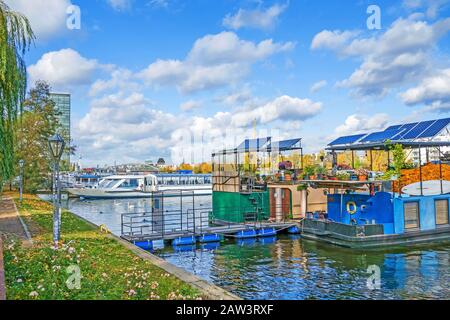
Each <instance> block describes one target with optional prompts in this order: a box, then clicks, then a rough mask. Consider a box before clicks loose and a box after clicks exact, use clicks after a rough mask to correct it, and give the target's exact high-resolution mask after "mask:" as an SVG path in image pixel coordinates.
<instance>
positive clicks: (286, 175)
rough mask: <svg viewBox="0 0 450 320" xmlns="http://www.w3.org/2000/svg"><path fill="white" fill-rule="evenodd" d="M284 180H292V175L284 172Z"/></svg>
mask: <svg viewBox="0 0 450 320" xmlns="http://www.w3.org/2000/svg"><path fill="white" fill-rule="evenodd" d="M284 181H292V177H291V174H290V173H285V174H284Z"/></svg>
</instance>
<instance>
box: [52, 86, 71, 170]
mask: <svg viewBox="0 0 450 320" xmlns="http://www.w3.org/2000/svg"><path fill="white" fill-rule="evenodd" d="M50 98H51V99H52V100H53V101H54V102H55V105H56V109H57V110H58V111H59V113H60V115H59V116H58V120H59V124H60V127H59V129H58V133H59V134H60V135H61V136H62V137H63V139H64V141H65V142H66V145H69V144H70V94H69V93H50ZM61 159H62V160H63V161H67V163H68V164H70V152H67V151H66V152H64V154H63V155H62V158H61Z"/></svg>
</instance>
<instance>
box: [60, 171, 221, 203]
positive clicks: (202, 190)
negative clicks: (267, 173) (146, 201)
mask: <svg viewBox="0 0 450 320" xmlns="http://www.w3.org/2000/svg"><path fill="white" fill-rule="evenodd" d="M183 176H184V175H178V180H176V179H175V175H174V177H170V179H166V178H168V176H166V175H164V177H161V176H160V177H158V176H157V175H152V174H149V175H116V176H109V177H105V178H103V179H102V180H100V182H99V183H98V185H96V186H93V187H90V188H68V189H67V191H68V192H69V193H70V194H72V195H74V196H77V197H81V198H85V199H117V198H146V197H151V196H152V195H153V194H154V193H156V192H167V195H168V196H170V195H172V196H176V195H177V194H178V192H179V194H180V195H187V193H186V191H189V192H190V194H193V195H209V194H211V192H212V187H211V183H210V181H211V180H210V179H207V175H188V177H187V180H186V179H185V180H183ZM177 181H178V182H181V183H177ZM184 182H187V183H184ZM208 182H209V183H208Z"/></svg>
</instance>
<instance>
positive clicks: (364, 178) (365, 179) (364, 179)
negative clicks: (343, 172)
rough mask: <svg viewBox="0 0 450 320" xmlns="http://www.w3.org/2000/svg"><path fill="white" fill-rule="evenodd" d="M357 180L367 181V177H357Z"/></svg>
mask: <svg viewBox="0 0 450 320" xmlns="http://www.w3.org/2000/svg"><path fill="white" fill-rule="evenodd" d="M358 180H359V181H367V176H364V175H361V176H358Z"/></svg>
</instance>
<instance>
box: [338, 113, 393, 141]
mask: <svg viewBox="0 0 450 320" xmlns="http://www.w3.org/2000/svg"><path fill="white" fill-rule="evenodd" d="M388 122H389V116H388V115H387V114H385V113H378V114H375V115H373V116H367V115H361V114H352V115H350V116H348V117H347V119H345V122H344V124H342V125H340V126H338V127H337V128H336V130H335V136H336V137H337V136H343V135H352V134H358V133H365V132H370V131H377V130H383V129H384V128H386V126H387V124H388Z"/></svg>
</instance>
